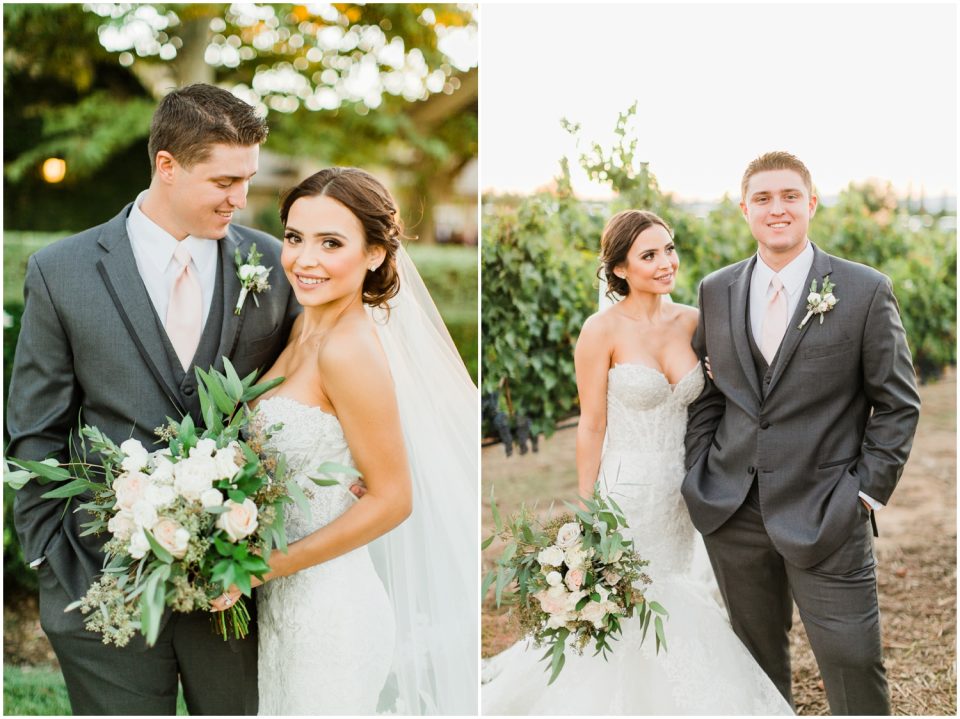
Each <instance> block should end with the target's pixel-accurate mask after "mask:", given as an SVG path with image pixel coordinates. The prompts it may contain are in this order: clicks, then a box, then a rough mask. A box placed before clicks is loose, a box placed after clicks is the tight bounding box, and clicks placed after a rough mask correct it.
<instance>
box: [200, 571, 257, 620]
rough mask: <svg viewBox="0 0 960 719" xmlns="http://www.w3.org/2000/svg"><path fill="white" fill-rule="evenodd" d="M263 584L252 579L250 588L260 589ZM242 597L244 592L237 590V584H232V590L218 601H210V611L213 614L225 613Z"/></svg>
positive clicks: (254, 578)
mask: <svg viewBox="0 0 960 719" xmlns="http://www.w3.org/2000/svg"><path fill="white" fill-rule="evenodd" d="M261 584H263V582H261V581H260V580H259V579H257V578H256V577H250V586H251V587H259V586H260V585H261ZM241 595H242V592H241V591H240V590H239V589H238V588H237V585H236V584H231V585H230V589H228V590H227V591H225V592H224V593H223V594H221V595H219V596H218V597H217V598H216V599H211V600H210V611H211V612H223V611H226V610H227V609H229V608H230V607H232V606H233V605H234V604H236V603H237V602H238V601H239V600H240V597H241Z"/></svg>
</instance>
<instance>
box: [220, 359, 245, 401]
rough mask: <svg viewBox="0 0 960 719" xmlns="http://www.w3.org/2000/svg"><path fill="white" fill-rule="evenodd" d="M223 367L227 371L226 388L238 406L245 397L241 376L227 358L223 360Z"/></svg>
mask: <svg viewBox="0 0 960 719" xmlns="http://www.w3.org/2000/svg"><path fill="white" fill-rule="evenodd" d="M223 366H224V368H225V369H226V370H227V383H226V386H225V389H226V391H227V395H228V396H229V397H230V399H232V400H233V404H234V405H237V404H239V403H240V399H241V397H243V382H241V381H240V375H238V374H237V370H235V369H234V368H233V364H232V363H231V362H230V360H229V359H227V358H226V357H224V358H223Z"/></svg>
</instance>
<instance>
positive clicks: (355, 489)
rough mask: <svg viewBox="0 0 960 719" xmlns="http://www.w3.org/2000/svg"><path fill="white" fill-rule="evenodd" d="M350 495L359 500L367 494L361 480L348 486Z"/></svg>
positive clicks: (365, 486)
mask: <svg viewBox="0 0 960 719" xmlns="http://www.w3.org/2000/svg"><path fill="white" fill-rule="evenodd" d="M350 493H351V494H352V495H353V496H354V497H356V498H357V499H360V497H362V496H363V495H365V494H366V493H367V485H365V484H364V483H363V480H362V479H358V480H357V481H356V482H354V483H353V484H351V485H350Z"/></svg>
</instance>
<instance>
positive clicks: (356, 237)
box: [214, 168, 478, 715]
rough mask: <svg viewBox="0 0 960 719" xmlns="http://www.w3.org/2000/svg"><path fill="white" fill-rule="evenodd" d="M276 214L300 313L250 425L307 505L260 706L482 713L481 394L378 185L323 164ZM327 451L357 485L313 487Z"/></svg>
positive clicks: (280, 580) (332, 711) (298, 525)
mask: <svg viewBox="0 0 960 719" xmlns="http://www.w3.org/2000/svg"><path fill="white" fill-rule="evenodd" d="M281 219H282V220H283V223H284V228H285V230H284V243H283V252H282V254H281V264H282V265H283V270H284V273H285V274H286V276H287V279H288V280H289V281H290V282H291V284H292V285H293V287H294V290H295V293H296V296H297V300H298V301H299V302H300V303H301V304H302V305H303V306H304V311H303V313H302V314H301V315H300V317H299V318H298V319H297V321H296V322H295V323H294V326H293V330H292V332H291V336H290V339H289V341H288V344H287V346H286V348H285V349H284V351H283V352H282V353H281V355H280V357H279V358H278V359H277V361H276V363H275V364H274V366H273V367H271V368H270V369H269V370H268V371H267V372H266V373H265V374H264V376H263V378H262V381H265V380H269V379H271V378H273V377H279V376H283V377H285V380H284V382H283V383H282V384H281V385H280V386H279V387H278V388H277V389H276V390H274V391H272V392H270V393H267V394H265V395H264V396H263V398H261V400H260V401H259V403H258V404H257V417H256V420H255V421H256V422H257V424H258V425H259V426H261V427H262V428H264V429H266V428H272V429H271V437H270V439H269V441H268V443H267V448H268V449H274V450H277V451H279V452H282V453H283V455H284V457H285V458H286V461H287V464H288V468H289V473H290V475H291V476H292V477H293V478H294V479H295V481H296V482H297V484H298V485H299V486H300V487H301V488H302V489H303V490H304V492H305V493H306V494H307V497H308V504H309V510H310V511H309V512H308V513H305V512H302V511H301V510H300V509H299V508H298V507H296V506H294V505H287V507H286V509H285V517H284V520H285V522H284V523H285V527H286V532H287V539H288V541H289V551H288V552H287V553H282V552H279V551H277V550H274V552H273V553H272V554H271V556H270V566H271V571H270V573H269V574H267V575H266V580H267V581H266V583H265V584H264V585H263V586H262V587H260V588H259V589H258V590H257V607H258V615H259V616H258V641H259V662H258V687H259V712H260V714H266V715H338V714H355V715H356V714H360V715H369V714H375V713H397V714H476V712H477V689H476V672H477V655H478V647H477V629H476V626H477V619H476V596H477V592H478V589H477V582H476V580H475V578H473V576H472V575H473V573H472V572H470V571H469V568H470V566H471V557H473V556H475V554H474V553H475V546H474V544H475V543H474V541H473V536H472V534H471V533H470V532H469V531H468V530H469V527H470V526H471V522H475V512H476V506H477V501H478V498H477V488H476V480H475V478H476V462H477V459H476V458H477V449H476V436H477V431H476V429H477V427H476V423H477V393H476V388H475V387H474V386H473V384H472V382H471V380H470V378H469V375H468V374H467V372H466V369H465V367H464V366H463V363H462V361H461V360H460V357H459V355H458V354H457V353H456V349H455V347H454V345H453V343H452V342H451V341H450V337H449V334H448V333H447V331H446V329H445V327H444V325H443V322H442V320H441V319H440V317H439V314H438V313H437V312H436V308H435V307H434V305H433V303H432V301H431V300H430V298H429V294H428V293H427V291H426V288H425V287H424V286H423V283H422V280H420V277H419V275H418V274H417V272H416V269H415V268H414V267H413V264H412V263H411V262H410V260H409V258H408V257H407V255H406V253H405V252H404V250H403V248H402V247H401V246H400V241H399V240H400V226H399V218H398V216H397V209H396V205H395V203H394V201H393V198H392V197H391V196H390V194H389V192H388V191H387V190H386V189H385V188H384V187H383V186H382V185H381V184H380V183H379V182H378V181H377V180H376V179H375V178H373V177H372V176H371V175H369V174H368V173H366V172H363V171H362V170H357V169H354V168H331V169H328V170H323V171H321V172H319V173H317V174H315V175H313V176H311V177H309V178H307V179H306V180H304V181H303V182H301V183H300V184H299V185H298V186H297V187H295V188H293V190H291V191H290V192H289V193H287V194H286V195H285V197H284V199H283V201H282V208H281ZM387 308H389V309H387ZM247 311H250V310H249V309H248V310H247ZM276 425H280V427H279V428H277V427H276ZM324 462H335V463H337V464H340V465H345V466H349V467H356V468H357V469H358V470H359V471H360V472H361V473H362V475H363V489H362V490H360V491H357V489H356V487H352V485H353V483H354V482H355V480H354V479H353V478H352V477H350V476H347V475H345V474H340V475H335V479H336V480H337V482H338V484H337V485H336V486H325V487H319V486H317V485H316V484H315V483H314V482H313V481H312V479H311V477H317V476H318V475H317V468H318V467H319V466H320V465H321V464H323V463H324ZM354 492H356V494H357V495H359V499H358V498H357V496H354ZM411 511H412V514H411ZM408 516H409V518H408ZM378 538H379V539H378ZM237 596H238V593H237V592H231V593H228V594H226V595H224V596H223V597H221V598H219V599H218V600H217V602H216V603H215V605H214V606H215V608H217V609H219V608H222V607H223V606H226V605H227V604H228V603H231V602H233V601H235V600H236V597H237Z"/></svg>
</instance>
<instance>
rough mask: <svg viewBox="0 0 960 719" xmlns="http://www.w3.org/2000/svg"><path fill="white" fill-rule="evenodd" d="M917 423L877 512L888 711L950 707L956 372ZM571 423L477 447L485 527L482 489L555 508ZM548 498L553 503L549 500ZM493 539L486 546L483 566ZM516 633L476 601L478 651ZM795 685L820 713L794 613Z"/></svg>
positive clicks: (508, 505)
mask: <svg viewBox="0 0 960 719" xmlns="http://www.w3.org/2000/svg"><path fill="white" fill-rule="evenodd" d="M920 394H921V401H922V410H921V414H920V426H919V429H918V431H917V436H916V439H915V441H914V446H913V451H912V453H911V457H910V460H909V462H908V464H907V466H906V468H905V470H904V474H903V477H902V479H901V480H900V484H899V485H898V487H897V491H896V493H895V494H894V496H893V498H892V500H891V502H890V504H889V505H888V506H887V507H886V508H884V509H883V510H881V511H880V512H879V513H878V515H877V523H878V525H879V531H880V537H879V539H877V540H876V545H875V548H876V554H877V559H878V580H877V581H878V587H879V592H880V610H881V626H882V631H883V647H884V659H885V664H886V669H887V679H888V681H889V683H890V694H891V702H892V705H893V712H894V714H897V715H913V716H916V715H948V716H949V715H956V713H957V694H956V687H957V665H956V644H957V633H956V618H957V612H956V599H957V588H956V569H957V531H956V530H957V505H956V499H957V487H956V479H957V464H956V458H957V455H956V439H957V434H956V432H957V426H956V399H957V384H956V375H955V373H953V372H951V373H950V374H949V375H948V376H945V377H944V379H943V380H942V381H940V382H937V383H933V384H928V385H925V386H923V387H921V389H920ZM575 435H576V431H575V430H574V429H564V430H560V431H559V432H557V433H556V434H555V435H554V436H553V437H551V438H550V439H549V440H542V441H541V442H540V452H539V453H537V454H533V453H529V454H526V455H523V456H519V455H518V454H517V453H514V456H513V457H511V458H506V457H505V456H504V451H503V446H502V445H493V446H491V447H486V448H484V450H483V454H482V462H483V497H484V511H483V525H484V526H483V536H484V537H487V536H489V535H490V534H491V531H492V518H491V514H490V491H491V487H494V488H495V492H496V499H497V505H498V507H499V508H500V509H501V511H502V512H503V511H504V510H505V511H506V512H507V513H508V512H509V511H510V510H512V509H514V508H516V507H517V506H519V504H520V503H521V502H525V503H526V504H527V506H532V505H534V504H535V503H536V504H537V505H538V508H539V511H541V512H542V513H543V514H544V515H546V514H548V513H549V512H551V511H554V512H555V511H561V509H562V505H561V500H563V499H570V498H571V497H573V496H574V494H575V491H576V473H575V469H574V443H575V438H576V437H575ZM551 502H556V503H557V505H558V506H557V507H554V508H553V509H551V507H550V504H551ZM497 554H498V548H497V543H494V544H493V546H491V547H490V548H489V549H487V550H486V551H485V552H484V556H483V569H484V572H486V571H488V570H489V568H490V567H491V566H492V565H493V562H494V561H495V558H496V556H497ZM518 638H519V636H518V631H517V627H516V625H515V623H514V622H513V620H512V617H511V614H510V610H509V609H508V608H501V609H499V610H498V609H496V607H495V606H494V602H493V599H492V590H491V592H490V595H488V596H487V597H486V598H485V600H484V604H483V623H482V634H481V641H482V654H483V656H484V657H488V656H491V655H493V654H496V653H497V652H499V651H501V650H503V649H505V648H506V647H508V646H510V645H511V644H512V643H513V642H514V641H516V640H517V639H518ZM791 645H792V655H793V670H794V671H793V687H794V700H795V702H796V707H797V712H798V713H799V714H801V715H807V716H811V715H823V714H826V713H828V708H827V703H826V695H825V694H824V691H823V684H822V682H821V680H820V675H819V671H818V670H817V666H816V662H815V661H814V658H813V654H812V652H811V651H810V647H809V644H808V643H807V640H806V636H805V634H804V631H803V625H802V623H801V622H800V620H799V616H798V615H797V614H796V612H795V613H794V629H793V631H792V633H791Z"/></svg>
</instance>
